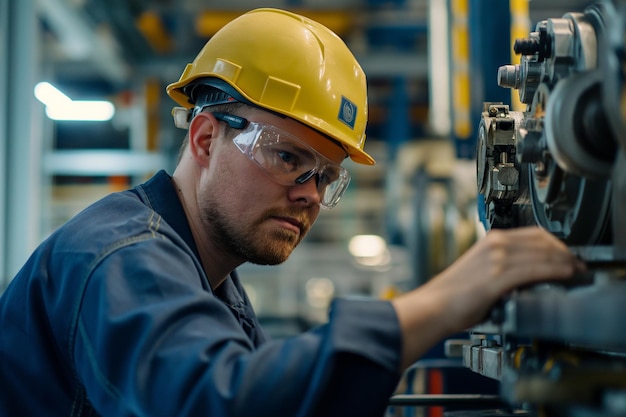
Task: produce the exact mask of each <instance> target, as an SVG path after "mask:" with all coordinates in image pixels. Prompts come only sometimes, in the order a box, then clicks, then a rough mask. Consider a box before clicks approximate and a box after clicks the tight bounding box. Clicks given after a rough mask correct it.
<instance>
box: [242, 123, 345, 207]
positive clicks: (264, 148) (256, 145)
mask: <svg viewBox="0 0 626 417" xmlns="http://www.w3.org/2000/svg"><path fill="white" fill-rule="evenodd" d="M233 141H234V142H235V145H237V147H238V148H239V150H240V151H241V152H242V153H243V154H245V155H247V156H248V158H250V159H251V160H252V161H254V162H256V163H257V164H258V165H259V166H260V167H261V168H263V170H264V171H265V173H266V174H267V175H269V176H270V177H271V178H272V179H274V180H275V181H276V182H278V183H279V184H282V185H295V184H302V183H304V182H306V181H308V180H309V179H310V178H312V177H315V181H316V183H317V190H318V192H319V194H320V198H321V206H322V207H324V208H332V207H334V206H335V205H336V204H337V203H338V202H339V199H340V198H341V196H342V195H343V193H344V191H345V189H346V188H347V186H348V184H349V183H350V175H349V174H348V172H347V171H346V170H345V168H343V167H342V166H340V165H338V164H335V163H334V162H332V161H330V160H328V159H327V158H325V157H323V156H322V155H321V154H319V153H318V152H317V151H315V150H314V149H313V148H311V147H310V146H309V145H307V144H305V143H304V142H302V141H300V140H299V139H298V138H296V137H295V136H293V135H291V134H289V133H287V132H285V131H282V130H280V129H278V128H276V127H274V126H269V125H264V124H261V123H254V122H250V123H249V124H248V126H247V127H246V128H245V129H244V130H243V131H242V132H241V134H239V135H237V136H236V137H235V138H234V139H233Z"/></svg>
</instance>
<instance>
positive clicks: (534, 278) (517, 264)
mask: <svg viewBox="0 0 626 417" xmlns="http://www.w3.org/2000/svg"><path fill="white" fill-rule="evenodd" d="M584 269H585V266H584V264H583V263H582V262H581V261H580V260H578V259H577V258H576V257H575V256H574V255H572V254H571V253H570V252H569V251H568V249H567V247H566V246H565V245H564V244H563V242H561V241H560V240H558V239H557V238H556V237H555V236H553V235H551V234H550V233H548V232H546V231H545V230H543V229H540V228H537V227H524V228H517V229H510V230H506V231H503V230H492V231H490V232H489V233H487V236H485V237H484V238H483V239H481V240H480V241H479V242H477V243H476V244H475V245H474V246H473V247H472V248H470V249H469V250H468V251H467V252H466V253H465V254H464V255H463V256H461V257H460V258H459V259H458V260H457V261H456V262H455V263H454V264H452V265H451V266H450V267H449V268H448V269H446V270H445V271H443V272H441V273H440V274H439V275H437V276H436V277H434V278H433V279H432V280H430V281H429V282H427V283H426V284H424V285H422V286H420V287H419V288H417V289H415V290H413V291H411V292H408V293H406V294H403V295H402V296H400V297H398V298H396V299H394V300H393V301H392V303H393V306H394V307H395V309H396V313H397V315H398V320H399V322H400V327H401V329H402V335H403V344H402V345H403V352H402V369H404V368H406V367H407V366H409V365H411V364H413V363H414V362H415V361H416V360H418V359H419V357H420V356H421V355H423V354H424V353H425V352H426V351H427V350H428V349H429V348H430V347H431V346H432V345H434V344H436V343H437V342H438V341H440V340H441V339H443V338H445V337H446V336H448V335H450V334H453V333H456V332H459V331H463V330H465V329H467V328H469V327H471V326H473V325H475V324H478V323H479V322H480V321H481V320H483V319H484V318H485V317H486V315H487V313H488V311H489V309H490V308H491V306H492V305H493V304H494V303H495V302H496V301H497V300H498V299H500V298H501V297H502V296H504V295H505V294H507V293H508V292H509V291H511V290H513V289H514V288H516V287H519V286H521V285H525V284H531V283H534V282H540V281H545V280H560V279H566V278H569V277H571V276H572V275H573V274H574V273H575V272H576V271H582V270H584Z"/></svg>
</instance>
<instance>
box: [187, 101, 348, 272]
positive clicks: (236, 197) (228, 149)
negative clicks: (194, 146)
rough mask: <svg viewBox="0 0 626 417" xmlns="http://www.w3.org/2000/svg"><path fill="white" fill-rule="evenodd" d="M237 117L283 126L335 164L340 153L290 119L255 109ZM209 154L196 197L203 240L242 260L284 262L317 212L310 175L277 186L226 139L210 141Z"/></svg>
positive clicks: (338, 161) (315, 197)
mask: <svg viewBox="0 0 626 417" xmlns="http://www.w3.org/2000/svg"><path fill="white" fill-rule="evenodd" d="M241 116H244V117H246V118H247V119H248V120H250V121H251V122H259V123H265V124H268V125H273V126H276V127H278V128H280V129H282V130H285V131H287V132H289V133H291V134H292V135H294V136H296V137H297V138H298V139H300V140H301V141H303V142H305V143H307V144H309V145H310V146H312V147H313V148H315V149H316V150H318V151H319V152H320V153H321V154H322V155H324V156H325V157H327V158H329V159H330V160H332V161H333V162H336V163H338V164H339V163H341V161H343V159H344V157H345V152H344V150H343V149H341V148H340V147H339V146H338V145H336V144H333V143H332V142H330V141H329V140H328V139H326V138H325V137H324V136H322V135H320V134H319V133H317V132H316V131H315V130H313V129H311V128H309V127H306V126H304V125H302V124H300V123H298V122H295V121H294V120H291V119H286V118H281V117H279V116H276V115H273V114H271V113H268V112H264V111H260V110H253V111H251V112H249V113H246V114H241ZM235 133H237V132H235ZM211 152H212V155H211V160H210V164H209V166H208V167H206V170H205V172H204V173H203V175H202V179H201V181H200V189H199V195H198V204H199V210H200V213H201V217H202V219H201V221H202V223H203V226H204V228H205V230H207V231H208V233H209V238H210V239H212V241H213V243H215V244H217V245H218V247H220V248H221V249H222V250H224V251H225V252H227V253H228V254H230V255H234V256H236V257H239V258H241V259H242V260H244V261H248V262H252V263H256V264H269V265H275V264H279V263H281V262H284V261H285V260H286V259H287V258H288V257H289V255H290V254H291V252H292V251H293V249H294V248H295V247H296V246H297V245H298V244H299V243H300V242H301V241H302V239H303V238H304V236H305V235H306V233H307V232H308V230H309V229H310V227H311V225H312V224H313V222H315V220H316V219H317V216H318V214H319V210H320V206H319V202H320V196H319V194H318V191H317V186H316V182H315V179H311V180H309V181H307V182H305V183H304V184H299V185H296V184H294V185H291V186H285V185H281V184H279V183H277V182H276V181H274V180H273V179H272V178H270V177H268V176H267V175H266V174H265V173H264V172H263V170H262V168H260V167H259V166H258V165H257V164H256V163H254V162H253V161H251V160H250V159H248V157H247V156H246V155H244V154H242V153H241V152H240V151H239V150H238V149H237V147H236V146H235V144H234V143H233V141H232V140H224V139H223V138H220V139H219V140H217V141H214V143H213V146H212V150H211Z"/></svg>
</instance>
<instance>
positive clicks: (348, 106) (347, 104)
mask: <svg viewBox="0 0 626 417" xmlns="http://www.w3.org/2000/svg"><path fill="white" fill-rule="evenodd" d="M356 110H357V108H356V104H354V103H353V102H351V101H350V100H348V99H347V98H345V97H344V96H341V107H340V108H339V116H338V119H339V120H341V121H342V122H343V123H345V124H347V125H348V126H350V129H354V122H355V118H356Z"/></svg>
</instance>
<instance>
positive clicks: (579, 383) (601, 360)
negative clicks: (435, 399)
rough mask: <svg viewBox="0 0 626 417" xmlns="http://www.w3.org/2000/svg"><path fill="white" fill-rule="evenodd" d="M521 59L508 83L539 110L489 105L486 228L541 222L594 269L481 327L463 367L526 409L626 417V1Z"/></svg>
mask: <svg viewBox="0 0 626 417" xmlns="http://www.w3.org/2000/svg"><path fill="white" fill-rule="evenodd" d="M514 50H515V52H516V53H517V54H519V55H521V59H520V63H519V64H518V65H505V66H502V67H500V69H499V71H498V84H499V85H500V86H501V87H508V88H512V89H516V90H517V91H518V93H519V97H520V100H521V102H522V103H523V104H524V105H525V106H526V108H525V110H524V111H513V110H511V109H510V108H509V106H508V105H505V104H502V103H485V104H484V111H483V113H482V118H481V121H480V126H479V131H478V143H477V155H476V167H477V179H478V191H479V193H480V195H481V197H482V198H481V199H479V200H481V202H482V203H484V208H485V218H484V223H485V226H486V228H487V229H490V228H511V227H521V226H525V225H533V224H536V225H540V226H541V227H543V228H545V229H547V230H549V231H550V232H552V233H554V234H555V235H556V236H557V237H559V238H560V239H562V240H563V241H564V242H565V243H566V244H567V245H568V246H569V247H570V248H571V250H572V251H573V252H575V253H576V254H578V256H580V257H581V258H583V259H584V260H585V261H586V262H587V264H588V267H589V270H588V272H587V273H585V274H584V275H581V276H578V277H575V279H573V280H571V281H570V282H569V283H568V284H567V285H563V284H541V285H537V286H533V287H529V288H523V289H518V290H516V291H515V292H513V293H512V294H510V295H509V296H507V298H506V299H505V300H503V301H502V303H501V304H499V305H498V306H496V307H495V308H494V309H493V310H492V312H491V315H490V317H489V318H488V320H486V321H485V322H484V323H483V324H481V325H479V326H477V327H475V328H473V329H471V332H470V333H471V336H472V341H471V343H466V344H464V345H463V348H462V350H463V363H464V365H465V366H466V367H468V368H470V369H471V370H472V371H474V372H477V373H480V374H482V375H485V376H487V377H490V378H493V379H497V380H499V381H500V390H501V392H500V394H501V397H502V398H503V400H505V402H506V403H508V404H509V405H510V407H511V409H512V410H523V411H524V413H530V414H536V415H542V416H543V415H545V416H561V415H571V416H581V417H582V416H624V415H626V321H625V319H626V302H625V301H626V281H625V280H624V278H626V262H625V261H626V2H625V1H617V0H616V1H599V2H597V3H594V4H590V5H589V6H588V7H587V8H585V9H584V11H582V12H571V13H566V14H565V15H563V16H562V17H560V18H548V19H546V20H543V21H541V22H539V23H538V24H537V25H536V27H535V29H534V31H533V32H531V33H530V35H529V37H528V38H527V39H518V40H516V41H515V45H514ZM518 412H519V411H515V412H512V413H518ZM516 415H517V414H516Z"/></svg>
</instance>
